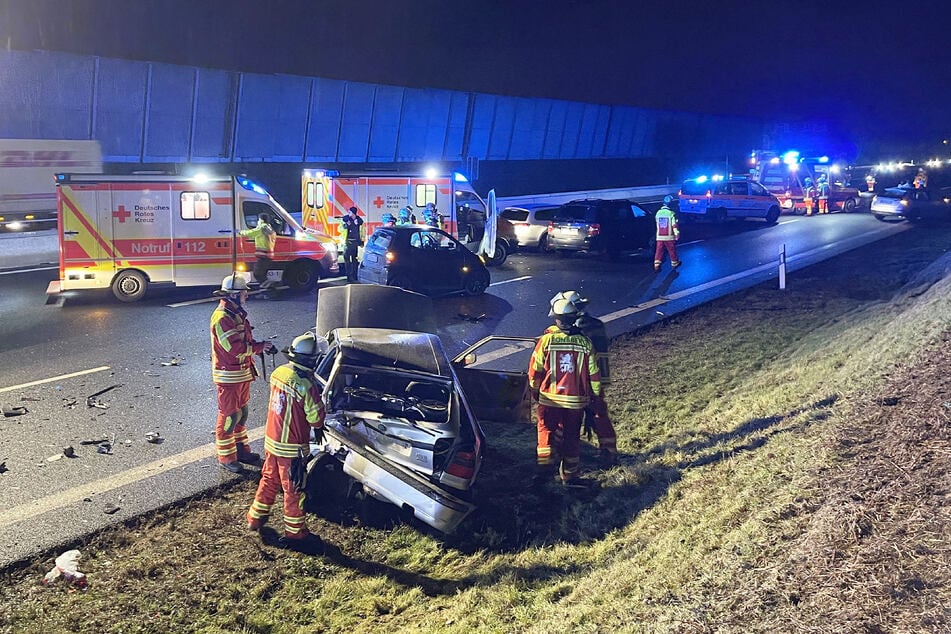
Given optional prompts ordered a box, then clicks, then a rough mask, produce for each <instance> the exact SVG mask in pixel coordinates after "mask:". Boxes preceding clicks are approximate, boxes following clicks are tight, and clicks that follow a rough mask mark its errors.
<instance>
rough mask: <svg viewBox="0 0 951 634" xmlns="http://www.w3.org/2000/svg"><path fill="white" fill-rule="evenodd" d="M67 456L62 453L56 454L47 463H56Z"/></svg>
mask: <svg viewBox="0 0 951 634" xmlns="http://www.w3.org/2000/svg"><path fill="white" fill-rule="evenodd" d="M63 458H65V456H64V455H63V454H62V453H58V454H55V455H53V456H50V457H49V458H47V459H46V462H56V461H57V460H62V459H63Z"/></svg>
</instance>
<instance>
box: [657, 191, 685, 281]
mask: <svg viewBox="0 0 951 634" xmlns="http://www.w3.org/2000/svg"><path fill="white" fill-rule="evenodd" d="M673 199H674V197H673V196H670V195H667V196H664V204H663V205H662V206H661V208H660V209H658V210H657V213H656V214H655V215H654V224H655V225H656V226H657V234H656V236H655V237H656V239H657V247H656V248H655V249H654V270H655V271H659V270H660V265H661V263H663V261H664V251H667V254H668V255H669V256H670V266H671V268H677V267H678V266H680V259H679V258H678V257H677V240H679V239H680V227H678V226H677V216H676V215H674V212H673V211H672V210H671V208H670V206H669V205H670V203H671V201H673Z"/></svg>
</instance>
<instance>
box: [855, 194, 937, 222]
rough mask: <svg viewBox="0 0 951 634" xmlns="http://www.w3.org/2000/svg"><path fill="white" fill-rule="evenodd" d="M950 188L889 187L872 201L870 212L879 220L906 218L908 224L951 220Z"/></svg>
mask: <svg viewBox="0 0 951 634" xmlns="http://www.w3.org/2000/svg"><path fill="white" fill-rule="evenodd" d="M949 201H951V188H949V187H945V188H941V189H938V188H925V189H915V188H914V187H889V188H887V189H885V190H884V191H882V192H879V193H878V194H876V195H875V197H874V198H873V199H872V204H871V207H870V210H871V212H872V214H873V215H874V216H875V217H876V218H878V219H879V220H883V221H884V220H888V219H889V218H898V219H901V218H907V219H908V221H909V222H919V221H925V220H948V219H951V203H949Z"/></svg>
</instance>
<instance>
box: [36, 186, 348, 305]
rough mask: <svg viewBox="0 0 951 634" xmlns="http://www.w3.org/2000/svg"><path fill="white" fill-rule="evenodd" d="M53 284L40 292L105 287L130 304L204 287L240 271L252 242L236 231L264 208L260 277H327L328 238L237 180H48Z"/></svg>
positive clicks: (302, 284)
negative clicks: (265, 250) (271, 244)
mask: <svg viewBox="0 0 951 634" xmlns="http://www.w3.org/2000/svg"><path fill="white" fill-rule="evenodd" d="M56 199H57V207H58V208H59V221H58V230H59V254H60V255H59V279H58V280H54V281H52V282H50V285H49V288H47V291H46V292H47V294H48V295H50V296H54V295H56V294H59V293H62V292H64V291H72V290H85V289H107V288H108V289H111V290H112V293H113V294H114V295H115V296H116V298H117V299H119V300H120V301H123V302H134V301H137V300H139V299H141V298H142V296H143V295H145V293H146V290H147V289H148V288H150V287H152V286H211V285H217V284H220V283H221V279H222V278H223V277H225V276H226V275H229V274H230V273H232V272H233V271H248V270H250V267H251V265H253V262H254V260H255V256H254V241H253V240H252V239H251V238H246V237H243V236H241V235H240V231H241V230H243V229H248V228H252V227H256V226H257V222H258V217H259V216H260V215H261V214H262V213H265V212H267V213H268V214H269V215H270V218H271V224H272V225H273V226H274V229H275V231H276V233H277V244H276V246H275V255H274V261H273V265H272V267H271V270H270V271H269V272H268V279H269V280H273V281H277V282H280V283H282V284H284V285H286V286H289V287H291V288H294V289H308V288H313V287H314V286H316V284H317V280H318V279H319V278H320V277H328V276H335V275H336V274H337V273H338V271H339V268H338V264H337V249H336V246H335V245H334V243H333V240H332V239H330V238H329V237H328V236H326V235H321V234H320V233H318V232H315V231H308V230H305V229H304V228H303V227H302V226H300V224H298V222H297V221H296V220H294V219H293V218H292V217H291V216H290V215H289V214H288V213H287V212H286V211H285V210H284V208H283V207H281V205H280V204H279V203H278V202H277V201H276V200H274V198H273V197H271V195H270V194H268V192H267V190H265V189H264V188H263V187H262V186H261V185H259V184H258V183H256V182H254V181H252V180H251V179H249V178H246V177H244V176H237V177H225V178H202V177H196V178H184V177H181V176H92V175H81V174H57V175H56Z"/></svg>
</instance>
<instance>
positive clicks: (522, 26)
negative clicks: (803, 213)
mask: <svg viewBox="0 0 951 634" xmlns="http://www.w3.org/2000/svg"><path fill="white" fill-rule="evenodd" d="M757 4H761V5H763V6H760V7H755V9H754V6H755V5H757ZM949 15H951V5H949V4H948V3H947V2H917V3H907V2H906V3H894V2H881V1H878V0H873V1H868V2H834V1H828V0H827V1H819V0H799V1H798V2H761V3H756V2H720V3H715V2H706V3H700V2H680V1H676V0H672V1H668V2H638V1H636V0H630V1H625V0H544V1H535V0H510V1H507V2H506V1H502V0H485V1H472V2H463V1H460V0H441V1H437V0H416V1H412V2H408V1H407V2H402V1H399V0H374V1H370V0H362V1H361V0H349V1H346V2H344V1H339V0H333V1H327V2H319V1H311V2H304V1H300V0H272V1H266V0H257V1H254V2H251V1H247V0H232V1H231V2H224V1H221V0H206V1H203V0H191V1H184V0H152V1H151V2H146V1H144V0H0V35H2V37H3V41H4V44H5V45H6V46H8V47H12V48H18V49H34V48H41V49H47V50H62V51H70V52H76V53H86V54H97V55H103V56H108V57H120V58H126V59H142V60H152V61H164V62H170V63H177V64H189V65H199V66H211V67H216V68H227V69H238V70H245V71H251V72H285V73H293V74H303V75H317V76H321V77H331V78H337V79H350V80H357V81H367V82H376V83H386V84H394V85H408V86H420V87H431V88H448V89H454V90H471V91H478V92H489V93H497V94H505V95H517V96H528V97H551V98H557V99H569V100H577V101H585V102H595V103H607V104H626V105H634V106H644V107H656V108H665V109H673V110H685V111H694V112H711V113H722V114H737V115H743V116H750V117H761V118H766V119H783V120H820V121H831V122H834V123H836V124H837V125H842V126H845V128H846V129H847V130H850V131H851V132H852V133H853V134H854V135H855V136H856V137H857V138H858V139H860V145H862V144H865V145H867V146H876V147H882V144H884V147H889V146H893V147H894V149H895V150H896V151H914V152H917V153H919V154H923V153H925V152H927V153H928V154H929V155H930V154H931V153H932V150H933V153H934V154H935V155H937V154H938V153H939V152H943V153H944V154H945V155H946V154H948V147H949V146H947V145H945V146H942V145H941V143H940V142H941V140H942V139H943V138H945V137H947V136H948V135H951V120H949V108H948V105H947V104H948V103H949V101H951V38H949V33H951V29H949V28H948V24H949V19H948V16H949ZM899 158H900V157H899ZM908 158H926V157H925V156H910V157H908Z"/></svg>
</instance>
